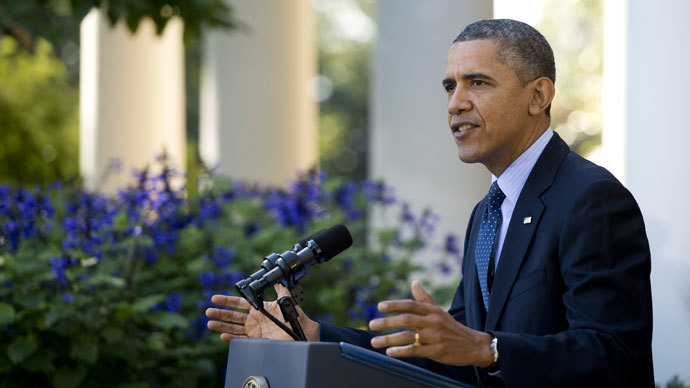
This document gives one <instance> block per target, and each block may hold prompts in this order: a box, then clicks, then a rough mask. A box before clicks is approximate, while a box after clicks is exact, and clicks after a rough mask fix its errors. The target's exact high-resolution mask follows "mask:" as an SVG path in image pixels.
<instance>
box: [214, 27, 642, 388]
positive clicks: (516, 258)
mask: <svg viewBox="0 0 690 388" xmlns="http://www.w3.org/2000/svg"><path fill="white" fill-rule="evenodd" d="M554 82H555V65H554V59H553V52H552V50H551V48H550V46H549V44H548V42H547V41H546V39H545V38H544V37H543V36H542V35H541V34H540V33H539V32H537V31H536V30H535V29H533V28H532V27H530V26H528V25H526V24H524V23H521V22H516V21H512V20H483V21H479V22H476V23H473V24H470V25H469V26H467V27H466V28H465V29H464V30H463V31H462V32H461V33H460V34H459V35H458V36H457V37H456V39H455V41H454V42H453V45H452V46H451V48H450V50H449V53H448V57H447V62H446V75H445V79H444V80H443V86H444V88H445V90H446V92H447V93H448V124H449V126H450V129H451V134H452V136H453V138H454V141H455V143H456V145H457V148H458V155H459V157H460V159H461V160H462V161H463V162H465V163H477V162H478V163H482V164H483V165H484V166H485V167H486V168H487V169H488V170H489V171H490V172H491V173H492V176H493V183H492V185H491V189H490V190H489V194H487V197H485V198H484V199H483V200H482V201H480V202H479V203H478V204H477V205H476V207H475V208H474V211H473V213H472V216H471V218H470V221H469V225H468V229H467V233H466V236H465V247H464V257H465V260H464V261H463V267H462V270H463V278H462V280H461V282H460V285H459V286H458V289H457V291H456V294H455V298H454V300H453V303H452V305H451V308H450V310H449V311H448V312H446V311H444V310H443V309H441V308H440V307H439V306H438V305H436V303H434V301H433V300H432V299H431V297H429V295H428V294H426V292H424V290H423V289H422V287H421V285H420V284H419V283H418V282H413V283H412V294H413V296H414V300H398V301H384V302H381V303H380V304H379V310H380V311H381V312H384V313H397V314H396V315H391V316H387V317H385V318H379V319H375V320H372V321H371V322H370V324H369V327H370V328H371V329H372V330H382V329H400V328H405V329H409V330H407V331H400V332H396V333H394V334H389V335H382V336H375V334H373V333H369V332H365V331H359V330H354V329H347V328H341V327H337V326H333V325H329V324H326V323H321V324H319V323H317V322H314V321H311V320H310V319H308V318H307V317H306V316H304V314H302V315H303V316H302V317H301V320H302V324H303V326H304V327H305V332H307V336H308V338H309V339H310V340H321V341H346V342H351V343H355V344H358V345H361V346H369V345H370V346H371V347H373V348H376V349H385V352H386V354H388V355H389V356H392V357H415V358H414V359H411V360H412V362H415V363H417V364H420V365H423V366H424V367H427V368H429V369H431V370H434V371H437V372H440V373H443V374H446V375H449V376H453V377H456V378H458V379H464V380H466V381H467V380H468V378H469V379H470V380H472V379H473V378H474V377H476V380H475V381H470V382H474V383H476V384H479V385H480V386H485V387H489V386H492V387H493V386H496V387H500V386H507V387H566V386H573V387H590V386H606V387H613V386H626V387H627V386H635V387H638V386H648V387H652V386H654V377H653V368H652V358H651V336H652V310H651V291H650V282H649V273H650V254H649V247H648V242H647V238H646V234H645V229H644V224H643V220H642V216H641V214H640V211H639V208H638V206H637V204H636V203H635V200H634V199H633V197H632V195H631V194H630V193H629V192H628V191H627V190H626V189H625V188H624V187H623V186H622V185H621V184H620V182H618V181H617V180H616V179H615V178H614V177H613V176H612V175H611V174H610V173H609V172H607V171H606V170H605V169H603V168H601V167H598V166H596V165H594V164H592V163H590V162H588V161H586V160H585V159H583V158H581V157H580V156H578V155H577V154H575V153H573V152H571V151H570V150H569V149H568V146H567V145H566V144H565V143H564V142H563V141H562V140H561V139H560V137H559V136H558V135H557V134H556V133H554V132H553V131H552V130H551V129H550V127H549V126H550V112H549V109H550V105H551V100H552V99H553V97H554V93H555V92H554ZM280 292H281V293H284V292H285V290H281V291H280ZM212 300H213V302H214V303H218V304H222V305H226V306H229V307H233V308H238V307H239V308H248V304H246V302H243V301H242V300H241V299H239V298H236V297H230V296H214V297H213V299H212ZM269 307H271V308H273V309H274V311H275V312H277V309H276V307H275V306H274V305H270V306H269ZM207 315H208V316H209V317H210V318H214V319H220V320H223V321H226V322H220V321H210V322H209V328H210V329H212V330H217V331H220V332H223V333H224V334H222V335H221V338H223V339H224V340H229V339H230V338H232V337H233V336H237V335H242V336H244V335H246V336H249V337H271V338H286V336H285V335H283V334H282V333H279V332H278V331H277V328H275V327H273V326H272V325H271V324H270V323H269V322H266V321H265V320H264V319H263V318H262V317H261V316H260V315H259V314H257V313H256V312H255V311H250V313H249V314H248V315H247V314H242V313H240V312H237V311H232V312H230V311H228V312H223V311H222V310H218V309H209V310H208V312H207ZM242 324H243V325H242ZM466 366H471V367H473V372H474V373H473V374H474V376H472V375H470V376H468V375H467V373H466V372H467V371H468V368H466Z"/></svg>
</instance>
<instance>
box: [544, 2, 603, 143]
mask: <svg viewBox="0 0 690 388" xmlns="http://www.w3.org/2000/svg"><path fill="white" fill-rule="evenodd" d="M538 28H539V31H541V32H542V33H543V34H544V36H545V37H546V38H547V40H548V41H549V43H551V46H552V47H553V49H554V56H555V59H556V73H557V74H556V97H555V99H554V103H553V105H552V107H551V127H552V128H553V129H554V130H557V131H558V133H559V134H560V135H561V136H562V137H563V139H564V140H565V141H566V142H567V143H568V144H569V145H570V146H571V148H572V149H573V150H575V151H576V152H578V153H580V154H582V155H585V156H587V155H588V154H589V153H590V152H591V151H593V150H594V149H595V148H596V147H598V146H599V145H600V144H601V129H602V113H601V104H602V98H601V90H602V64H603V42H604V39H603V28H604V22H603V2H601V1H598V0H573V1H569V2H565V3H564V2H561V1H550V2H548V3H547V5H546V7H545V10H544V19H543V20H542V22H541V23H540V24H539V26H538Z"/></svg>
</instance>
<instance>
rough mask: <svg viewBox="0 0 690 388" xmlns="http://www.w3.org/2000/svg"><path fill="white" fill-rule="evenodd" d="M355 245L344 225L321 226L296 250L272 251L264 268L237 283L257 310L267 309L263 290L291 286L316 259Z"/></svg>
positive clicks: (322, 260)
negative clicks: (277, 286) (279, 284)
mask: <svg viewBox="0 0 690 388" xmlns="http://www.w3.org/2000/svg"><path fill="white" fill-rule="evenodd" d="M351 245H352V235H350V232H349V231H348V230H347V228H346V227H345V226H344V225H341V224H338V225H334V226H332V227H330V228H328V229H323V230H320V231H318V232H316V233H314V234H313V235H311V236H309V237H307V238H304V239H302V240H300V241H298V242H297V244H295V246H294V247H293V249H292V250H289V251H285V252H283V253H281V254H277V253H271V254H270V255H268V256H266V258H265V259H264V261H263V262H262V263H261V269H259V270H258V271H256V272H255V273H253V274H252V275H250V276H249V277H247V278H245V279H242V280H240V281H239V282H237V283H236V284H235V289H237V292H238V293H239V294H240V295H242V297H244V299H246V300H247V302H249V304H251V305H252V306H253V307H254V308H256V309H257V310H262V309H263V291H264V289H265V288H267V287H270V286H272V285H274V284H276V283H282V284H283V285H284V286H285V287H287V288H288V289H292V288H294V287H295V286H297V282H298V281H299V280H300V279H301V278H302V277H303V276H304V275H306V273H307V269H308V268H309V267H311V266H312V265H314V264H316V263H319V264H320V263H324V262H326V261H328V260H330V259H332V258H333V257H334V256H336V255H338V254H339V253H340V252H342V251H344V250H345V249H347V248H349V247H350V246H351Z"/></svg>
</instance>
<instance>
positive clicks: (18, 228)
mask: <svg viewBox="0 0 690 388" xmlns="http://www.w3.org/2000/svg"><path fill="white" fill-rule="evenodd" d="M162 171H163V172H162V173H161V174H152V173H149V172H148V171H143V172H142V173H141V174H140V175H139V176H138V178H137V181H136V182H135V183H134V184H133V185H132V186H130V187H128V188H125V189H123V190H121V191H120V193H119V194H118V195H117V196H110V197H106V196H101V195H97V194H94V193H89V192H85V191H83V190H82V189H80V188H79V187H78V186H75V185H67V186H65V187H62V186H60V185H55V186H49V187H36V188H35V189H33V191H30V190H27V189H25V188H21V187H16V188H11V187H9V186H0V343H3V344H7V345H6V346H4V347H3V348H2V349H0V386H13V387H16V386H27V387H28V386H32V387H33V386H55V387H76V386H83V387H92V386H100V385H103V384H107V385H109V386H142V387H158V386H170V387H194V386H206V385H209V384H212V385H216V386H217V385H219V384H220V381H222V380H223V378H224V367H225V363H226V360H227V345H226V344H225V343H224V342H222V341H221V340H220V339H219V338H218V337H217V335H216V334H214V333H211V332H210V331H208V330H206V327H205V325H206V322H207V320H206V318H205V317H204V311H205V309H206V308H207V307H210V306H211V304H210V297H211V295H213V294H214V293H226V294H228V293H233V291H232V289H233V285H234V283H235V282H236V281H238V280H239V279H241V278H243V277H244V276H246V274H249V273H252V272H254V271H256V270H257V269H258V266H259V264H260V261H261V260H262V258H263V256H265V255H267V254H268V253H270V252H278V253H281V252H284V251H286V250H288V249H290V248H291V247H292V244H294V243H295V242H296V241H297V240H298V239H299V238H300V237H302V236H305V235H309V234H311V233H313V232H315V231H317V230H320V229H322V228H325V227H328V226H331V225H332V224H335V223H346V224H347V225H348V227H349V229H350V230H351V231H352V233H353V235H354V236H355V245H354V246H353V247H352V248H351V249H349V250H347V251H345V252H344V253H343V254H341V255H339V257H337V258H335V259H333V260H331V261H329V262H328V264H325V265H317V266H314V267H313V268H312V269H313V273H312V274H311V275H310V276H307V277H305V278H304V281H303V286H304V289H305V291H306V296H307V300H306V302H305V303H303V304H302V307H303V308H304V310H305V312H306V313H307V314H308V315H310V316H311V317H313V318H317V319H327V320H329V321H331V322H335V323H339V324H343V325H350V326H355V327H361V326H363V325H365V324H366V322H367V321H368V320H370V319H371V318H373V317H375V316H377V314H378V312H377V311H376V309H375V304H376V303H377V302H378V301H380V300H383V299H390V298H400V297H406V296H407V294H408V288H409V280H410V275H411V274H412V273H413V272H414V271H416V270H417V269H418V267H417V266H415V265H413V264H412V263H411V261H410V260H409V258H410V257H411V255H412V254H414V253H417V252H419V251H420V249H421V247H422V246H423V245H424V244H425V241H427V240H428V238H429V235H428V232H429V227H428V225H429V219H428V217H427V216H425V215H422V216H420V217H418V218H416V217H414V216H413V215H410V214H409V213H408V212H407V210H406V209H405V210H404V211H405V214H404V217H402V216H401V217H399V218H397V219H399V220H400V221H399V222H398V223H395V224H392V225H388V226H385V227H384V228H383V229H379V230H375V231H369V232H366V231H365V226H366V225H365V221H364V218H362V216H363V214H364V212H365V211H367V210H371V209H372V208H382V209H385V211H388V212H393V213H395V212H400V211H401V209H400V207H399V206H398V205H396V204H395V203H394V201H393V199H392V198H390V196H389V194H388V189H387V188H386V187H385V186H383V185H381V184H378V183H375V182H362V183H361V184H358V183H352V182H344V181H341V180H337V179H327V180H323V179H322V177H321V176H320V175H319V174H314V173H310V174H305V175H303V176H301V177H300V178H299V179H298V180H297V181H296V182H294V184H292V185H291V186H290V187H289V188H287V189H279V188H262V187H256V186H253V185H246V184H241V183H238V182H230V181H227V180H212V181H206V183H205V184H203V185H201V186H200V187H201V189H199V191H198V192H197V193H195V194H189V193H185V191H184V188H181V189H178V188H173V187H171V183H170V182H171V181H176V180H175V179H177V178H178V177H177V176H175V174H174V172H173V171H171V170H170V169H168V168H167V167H164V168H163V169H162ZM171 176H175V179H172V180H171V179H170V178H171ZM365 237H368V241H366V240H367V238H365ZM430 255H436V256H437V259H443V260H445V259H447V258H448V256H447V255H445V254H444V253H443V252H440V253H438V252H437V253H436V254H434V253H430ZM432 259H433V257H432ZM431 262H433V260H431ZM430 291H431V292H434V291H435V290H434V289H430ZM267 299H270V296H267Z"/></svg>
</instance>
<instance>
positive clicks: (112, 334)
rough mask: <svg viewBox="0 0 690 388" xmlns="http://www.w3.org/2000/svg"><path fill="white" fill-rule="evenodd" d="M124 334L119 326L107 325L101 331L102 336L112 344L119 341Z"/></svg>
mask: <svg viewBox="0 0 690 388" xmlns="http://www.w3.org/2000/svg"><path fill="white" fill-rule="evenodd" d="M124 335H125V333H124V332H123V331H122V329H120V328H119V327H106V328H105V329H103V330H102V331H101V337H102V338H103V339H104V340H105V341H106V342H107V343H110V344H113V343H117V342H119V341H120V340H121V339H122V337H123V336H124Z"/></svg>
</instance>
